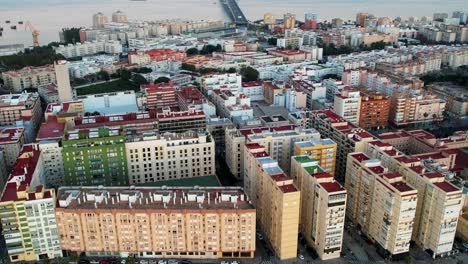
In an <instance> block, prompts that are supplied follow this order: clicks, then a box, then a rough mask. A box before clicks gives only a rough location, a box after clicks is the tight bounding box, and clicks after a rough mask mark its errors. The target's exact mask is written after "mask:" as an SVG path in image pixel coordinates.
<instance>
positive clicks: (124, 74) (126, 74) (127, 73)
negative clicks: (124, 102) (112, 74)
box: [117, 68, 132, 81]
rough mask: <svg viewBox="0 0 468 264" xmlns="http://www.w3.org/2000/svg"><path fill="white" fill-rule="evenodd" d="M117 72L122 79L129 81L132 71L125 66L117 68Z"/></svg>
mask: <svg viewBox="0 0 468 264" xmlns="http://www.w3.org/2000/svg"><path fill="white" fill-rule="evenodd" d="M117 73H118V74H119V75H120V78H122V80H125V81H129V80H130V78H132V73H131V72H130V71H129V70H127V69H125V68H123V69H118V70H117Z"/></svg>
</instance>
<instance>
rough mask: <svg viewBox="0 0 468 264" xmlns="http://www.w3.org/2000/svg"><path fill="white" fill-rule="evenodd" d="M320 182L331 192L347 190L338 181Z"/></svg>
mask: <svg viewBox="0 0 468 264" xmlns="http://www.w3.org/2000/svg"><path fill="white" fill-rule="evenodd" d="M319 184H320V186H322V187H323V189H325V190H326V191H327V192H329V193H334V192H342V191H344V190H345V189H344V188H343V186H341V185H340V184H339V183H338V182H321V183H319Z"/></svg>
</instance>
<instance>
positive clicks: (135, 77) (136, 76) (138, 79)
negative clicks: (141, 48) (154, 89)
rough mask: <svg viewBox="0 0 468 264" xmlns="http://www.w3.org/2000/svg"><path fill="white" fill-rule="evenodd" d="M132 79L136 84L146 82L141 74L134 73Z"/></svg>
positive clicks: (139, 84)
mask: <svg viewBox="0 0 468 264" xmlns="http://www.w3.org/2000/svg"><path fill="white" fill-rule="evenodd" d="M132 81H133V82H134V83H136V84H137V85H138V86H141V85H142V84H148V80H146V78H145V77H143V76H142V75H141V74H138V73H137V74H134V75H133V77H132Z"/></svg>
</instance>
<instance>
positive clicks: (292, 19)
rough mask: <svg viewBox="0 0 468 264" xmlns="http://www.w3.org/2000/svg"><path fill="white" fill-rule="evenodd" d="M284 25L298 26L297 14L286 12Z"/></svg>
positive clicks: (287, 26)
mask: <svg viewBox="0 0 468 264" xmlns="http://www.w3.org/2000/svg"><path fill="white" fill-rule="evenodd" d="M283 26H284V29H292V28H295V27H296V15H294V14H290V13H287V14H284V16H283Z"/></svg>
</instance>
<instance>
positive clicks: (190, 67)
mask: <svg viewBox="0 0 468 264" xmlns="http://www.w3.org/2000/svg"><path fill="white" fill-rule="evenodd" d="M180 68H181V69H182V70H186V71H192V72H194V71H197V69H196V68H195V66H194V65H192V64H188V63H182V66H181V67H180Z"/></svg>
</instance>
